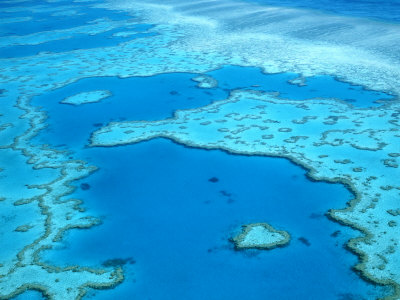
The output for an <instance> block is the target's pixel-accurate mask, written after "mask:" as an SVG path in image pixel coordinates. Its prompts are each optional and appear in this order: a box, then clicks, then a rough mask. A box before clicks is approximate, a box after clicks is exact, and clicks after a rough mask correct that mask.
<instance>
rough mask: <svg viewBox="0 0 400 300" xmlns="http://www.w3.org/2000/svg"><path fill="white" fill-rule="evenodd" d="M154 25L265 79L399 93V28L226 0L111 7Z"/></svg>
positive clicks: (186, 46)
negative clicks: (314, 80)
mask: <svg viewBox="0 0 400 300" xmlns="http://www.w3.org/2000/svg"><path fill="white" fill-rule="evenodd" d="M109 5H110V7H111V8H115V9H123V10H128V11H132V12H134V13H137V12H140V14H142V15H143V16H144V18H145V20H146V21H147V22H150V23H154V24H164V25H165V24H169V25H172V26H175V27H176V28H177V29H176V30H179V31H180V32H182V37H181V39H180V41H179V43H175V44H174V45H172V46H174V47H181V48H182V50H184V51H188V52H190V51H200V52H202V51H203V52H210V51H211V52H219V53H221V55H225V56H226V57H229V60H230V62H237V63H238V64H241V65H253V66H259V67H263V68H264V69H265V71H266V72H287V71H290V72H298V73H303V74H304V75H307V76H310V75H317V74H329V75H333V76H336V77H339V78H341V79H343V80H346V81H350V82H354V83H357V84H362V85H365V86H366V87H368V88H371V89H379V90H385V91H388V92H392V93H394V94H397V95H399V94H400V87H399V85H398V82H400V25H399V24H390V23H384V22H378V21H373V20H368V19H361V18H352V17H345V16H335V15H329V14H324V13H319V12H317V11H311V10H304V9H293V8H282V7H271V6H260V5H256V4H249V3H245V2H240V1H227V0H211V1H210V0H197V1H190V2H189V3H188V2H187V1H183V0H166V1H163V4H162V5H160V4H157V3H156V2H155V1H154V0H145V1H140V2H136V0H109Z"/></svg>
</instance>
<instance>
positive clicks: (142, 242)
mask: <svg viewBox="0 0 400 300" xmlns="http://www.w3.org/2000/svg"><path fill="white" fill-rule="evenodd" d="M81 156H83V157H82V158H84V159H86V160H88V161H90V162H91V163H93V164H95V165H97V166H99V167H100V168H101V169H100V170H99V171H98V172H96V173H95V174H93V175H92V176H91V177H89V178H87V179H85V180H82V181H81V182H78V183H77V186H78V187H79V186H80V185H81V184H82V183H87V184H89V186H90V189H87V187H85V188H84V189H82V188H80V189H78V190H77V192H76V193H75V194H74V195H72V196H73V197H78V198H80V199H85V207H87V208H88V209H89V211H90V212H91V213H93V214H94V215H100V216H103V221H104V224H102V225H101V226H99V227H96V228H92V229H90V230H85V231H83V230H82V231H71V232H70V233H68V234H67V238H66V239H65V242H64V243H62V245H60V249H59V250H57V251H49V252H45V255H43V256H42V257H43V258H44V259H45V260H46V261H48V262H51V263H52V264H57V265H64V264H66V265H68V264H81V265H93V266H95V265H98V264H100V263H101V262H103V261H106V260H107V259H110V258H128V257H132V258H133V259H134V260H135V261H136V263H135V264H133V265H131V264H128V265H127V266H126V269H127V278H126V281H125V282H124V283H123V284H122V285H121V286H119V287H117V288H116V289H115V290H112V291H102V292H101V293H98V294H96V298H99V299H109V298H110V297H112V298H115V297H117V298H118V297H122V298H123V297H124V295H125V297H127V296H126V295H130V296H131V297H135V298H138V299H142V298H149V299H150V298H151V299H204V298H205V297H206V296H207V297H206V298H208V299H227V298H232V299H243V298H245V299H259V298H260V297H261V298H267V299H268V298H269V297H271V298H272V299H284V298H282V294H285V296H284V297H287V299H291V298H293V297H302V298H307V299H312V298H310V295H311V297H314V299H338V298H339V299H340V297H341V296H340V295H342V294H343V295H344V294H353V295H354V297H355V299H362V298H365V299H371V297H372V298H375V296H372V295H374V294H375V293H376V292H377V291H379V290H380V289H379V288H375V287H374V286H372V285H369V284H367V283H366V282H364V281H362V280H361V279H360V278H359V277H358V276H357V275H356V274H355V273H354V272H353V271H351V269H350V268H351V266H352V265H354V264H355V263H356V261H357V258H356V257H355V256H354V255H352V254H350V253H349V252H348V251H346V250H345V249H344V248H343V243H345V241H347V240H348V239H349V238H350V237H354V236H356V235H357V232H354V231H352V230H350V229H349V228H347V227H342V226H340V225H338V224H336V223H334V222H331V221H329V220H328V219H327V218H326V217H325V216H324V213H325V212H326V211H327V210H328V209H329V208H332V207H338V208H339V207H343V206H344V205H345V202H346V201H347V200H349V199H350V198H351V195H350V193H349V192H348V191H347V190H346V189H345V188H344V187H342V186H340V185H331V184H327V183H315V182H311V181H309V180H307V179H306V178H305V176H304V171H303V170H302V169H301V168H299V167H297V166H295V165H293V164H291V163H290V162H288V161H286V160H283V159H276V158H267V157H246V156H235V155H229V154H227V153H224V152H221V151H207V150H198V149H189V148H185V147H183V146H180V145H177V144H174V143H173V142H170V141H168V140H162V139H159V140H155V141H151V142H146V143H142V144H138V145H131V146H126V147H113V148H93V149H88V150H85V151H83V152H82V153H81ZM212 177H217V178H218V179H219V181H218V182H215V183H213V182H210V181H209V179H210V178H212ZM83 187H84V185H83ZM228 194H229V195H228ZM263 221H266V222H269V223H270V224H273V225H274V226H275V227H276V228H278V229H284V230H287V231H289V232H290V234H291V235H292V241H291V242H290V244H289V246H288V247H285V248H281V249H275V250H272V251H255V250H253V251H251V250H250V251H243V252H236V251H235V250H234V249H233V245H232V244H231V243H230V242H229V241H228V239H229V238H230V237H231V236H233V235H234V234H236V233H237V232H238V230H240V226H241V225H242V224H246V223H252V222H263ZM337 231H340V233H339V234H338V233H336V234H338V236H337V237H332V236H331V235H332V234H333V235H335V234H334V233H335V232H337ZM299 238H300V239H301V238H304V239H305V240H306V241H305V240H302V241H301V240H299ZM307 242H308V243H309V244H307ZM316 283H318V284H316ZM165 295H168V296H165ZM375 295H376V294H375Z"/></svg>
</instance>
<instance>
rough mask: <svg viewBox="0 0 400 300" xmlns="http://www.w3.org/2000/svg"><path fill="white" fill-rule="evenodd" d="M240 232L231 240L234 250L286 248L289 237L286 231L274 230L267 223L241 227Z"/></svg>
mask: <svg viewBox="0 0 400 300" xmlns="http://www.w3.org/2000/svg"><path fill="white" fill-rule="evenodd" d="M242 227H243V229H242V232H241V233H240V234H239V235H237V236H235V237H234V238H232V242H233V243H235V247H236V249H239V250H240V249H265V250H268V249H273V248H275V247H282V246H286V245H287V244H288V243H289V242H290V235H289V233H287V232H286V231H283V230H276V229H275V228H273V227H272V226H271V225H269V224H267V223H254V224H248V225H243V226H242Z"/></svg>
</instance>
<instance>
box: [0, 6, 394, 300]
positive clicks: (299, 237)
mask: <svg viewBox="0 0 400 300" xmlns="http://www.w3.org/2000/svg"><path fill="white" fill-rule="evenodd" d="M124 1H125V2H129V0H124ZM233 1H234V0H233ZM233 1H232V2H233ZM144 2H150V1H144ZM179 2H182V1H166V2H163V1H161V0H158V1H155V0H153V1H152V2H151V3H152V4H153V5H165V3H168V4H170V5H176V3H179ZM190 2H191V1H190V0H187V1H186V5H189V4H193V5H196V6H197V7H198V8H201V6H202V5H209V4H206V3H204V4H203V2H218V0H216V1H193V3H190ZM194 2H195V3H194ZM242 2H243V1H242ZM103 4H107V5H103ZM67 5H68V6H73V7H71V11H70V12H69V13H64V14H62V13H59V14H55V13H54V12H55V11H57V12H65V9H64V8H62V9H61V10H59V9H58V7H61V6H62V7H65V6H67ZM112 5H113V2H112V1H109V2H108V1H107V0H104V1H103V0H101V1H39V0H34V1H21V2H19V1H18V2H17V1H16V2H13V1H9V2H4V3H0V9H1V13H0V16H1V18H2V19H3V18H4V19H5V18H11V17H12V18H27V17H29V18H30V19H27V20H26V21H19V22H12V23H3V24H0V36H1V37H5V38H6V37H8V36H24V35H32V34H35V33H38V32H51V31H59V30H68V29H71V28H74V27H78V26H85V25H87V24H91V23H90V22H93V21H94V20H98V19H104V20H114V21H120V22H124V21H125V20H128V19H129V18H131V16H130V15H129V11H124V10H121V9H111V8H112ZM182 5H183V4H182V3H179V9H180V10H181V11H183V10H182ZM246 5H257V6H265V7H274V8H276V9H278V10H279V9H298V10H306V11H313V12H318V14H320V17H321V18H322V17H323V16H325V15H327V16H330V17H332V16H334V17H338V18H339V17H340V18H342V17H344V18H354V20H356V21H353V22H357V20H361V21H362V22H365V20H370V21H371V22H377V23H388V24H393V23H395V24H397V23H399V22H400V1H398V0H391V1H373V0H362V1H345V0H339V1H337V0H335V1H333V0H323V1H316V0H305V1H294V0H283V1H276V0H268V1H266V0H260V1H255V0H254V1H249V2H248V3H246ZM35 7H37V8H36V9H32V8H35ZM41 7H42V8H41ZM110 7H111V8H110ZM221 13H222V12H221ZM247 17H249V16H247V15H246V18H247ZM243 18H244V17H243ZM237 20H240V17H239V16H236V17H235V22H237ZM138 21H139V23H140V19H139V20H138ZM152 21H153V23H148V21H146V22H145V21H143V22H142V23H140V24H137V25H135V26H134V27H132V26H131V25H129V26H127V27H128V28H124V26H122V28H121V27H118V28H112V29H110V30H107V31H103V32H101V33H98V34H89V35H88V34H85V33H84V32H82V33H79V32H76V31H73V30H71V33H70V34H71V36H69V37H68V38H63V39H57V38H51V39H50V38H49V39H48V40H46V35H45V36H44V39H45V41H42V42H37V43H36V42H32V43H30V44H29V43H24V42H21V43H20V44H11V45H5V46H3V47H2V48H0V57H1V59H10V60H12V59H20V58H25V57H32V56H35V55H40V54H41V53H46V52H53V53H60V54H62V53H64V52H65V53H68V52H69V51H75V50H79V49H96V48H98V49H100V50H99V51H101V49H102V48H103V47H111V46H113V45H116V44H119V43H124V42H126V41H131V40H133V39H141V38H146V37H150V38H151V36H152V35H154V33H151V32H150V33H149V32H148V29H151V28H153V27H154V26H156V25H157V23H155V22H154V19H152ZM244 21H246V20H244ZM361 21H360V22H361ZM132 28H133V29H134V31H135V34H132V35H128V36H124V35H122V36H121V35H115V33H117V32H120V31H124V30H126V31H128V30H132ZM161 34H162V33H161ZM47 37H48V35H47ZM194 38H195V37H194ZM143 51H146V49H144V50H143ZM233 51H235V50H234V49H233ZM154 56H157V53H154ZM106 59H107V58H106ZM201 74H203V75H204V74H205V75H208V76H210V77H212V78H214V79H215V80H216V81H217V82H218V85H217V86H214V87H211V88H207V89H205V88H201V87H199V86H198V84H197V82H196V81H194V80H193V78H195V77H196V76H198V75H201ZM299 76H301V74H300V73H294V72H291V71H290V72H277V73H267V72H265V71H264V70H263V69H262V68H260V67H258V66H240V65H234V64H226V65H223V66H221V67H218V68H216V69H212V70H208V71H207V72H206V73H196V72H194V73H191V72H189V73H188V72H173V73H169V72H160V73H158V74H154V75H152V76H108V75H105V76H94V77H86V78H81V79H79V80H74V81H71V82H69V83H67V84H63V85H62V86H61V87H58V88H56V89H54V90H51V91H48V92H46V93H43V94H39V95H35V96H34V97H33V98H32V101H31V105H32V106H33V107H35V108H37V109H40V110H41V111H43V112H44V113H45V114H46V116H47V119H46V120H45V123H46V125H47V127H46V128H45V129H43V130H41V131H40V132H39V133H38V134H37V136H35V137H34V138H33V139H32V141H31V143H32V144H35V145H42V144H46V145H49V147H51V148H54V149H57V150H65V151H68V153H70V155H71V157H74V158H76V159H80V160H84V161H87V162H88V163H89V164H90V165H93V166H96V167H97V168H98V169H97V171H95V172H94V173H93V174H91V175H90V176H88V177H86V178H82V179H80V180H77V181H74V182H73V183H72V184H73V186H75V187H76V189H75V191H74V192H73V193H72V194H69V195H66V196H65V197H66V199H72V198H76V199H81V200H82V201H83V207H84V208H85V210H86V211H87V212H88V213H89V214H90V215H93V216H96V217H98V218H100V219H101V224H100V225H97V226H94V227H92V228H89V229H72V230H69V231H67V232H66V233H65V235H64V238H63V239H62V241H61V242H59V243H58V245H57V246H56V247H54V248H53V249H49V250H44V251H42V252H41V254H40V259H41V260H42V261H43V262H45V263H47V264H51V265H55V266H60V267H64V266H70V265H79V266H87V267H93V268H102V267H106V266H107V265H109V264H110V263H114V264H115V265H119V266H122V268H123V270H124V275H125V279H124V281H123V282H122V283H121V284H119V285H117V286H116V287H114V288H112V289H101V290H96V289H89V292H88V293H87V294H86V295H85V296H84V298H83V299H141V300H142V299H149V300H150V299H152V300H161V299H165V300H169V299H171V300H175V299H194V300H197V299H215V300H217V299H246V300H247V299H248V300H251V299H326V300H329V299H332V300H356V299H357V300H358V299H377V298H380V297H383V296H385V295H387V294H389V293H390V292H391V290H390V288H388V287H384V286H379V285H376V284H374V283H373V282H370V281H367V280H365V279H364V278H362V276H360V274H358V273H357V272H356V271H355V270H354V269H353V267H354V265H356V264H357V263H358V262H359V257H358V256H356V255H355V254H354V253H352V252H351V251H349V250H348V248H347V247H346V244H347V242H348V241H349V240H350V239H351V238H355V237H358V236H361V233H360V232H359V231H357V230H354V229H352V228H350V227H347V226H343V225H341V224H339V223H336V222H334V221H333V220H330V219H329V218H328V217H327V216H326V213H327V212H328V211H329V209H340V208H344V207H346V205H347V203H348V202H349V201H350V200H351V199H352V198H353V197H354V195H353V194H352V193H351V192H350V191H349V190H348V189H347V188H346V187H345V186H343V185H340V184H332V183H327V182H316V181H314V180H311V179H310V178H309V177H308V176H307V170H305V169H303V168H302V167H301V166H299V165H297V164H294V163H293V162H291V161H289V160H287V159H283V158H276V157H266V156H248V155H235V154H230V153H227V152H224V151H222V150H206V149H199V148H192V147H188V146H184V145H180V144H178V143H176V142H173V141H171V140H169V139H165V138H157V139H154V140H150V141H144V142H141V143H138V144H132V145H125V146H115V147H90V146H89V144H90V137H91V134H92V133H93V131H95V130H96V129H99V128H101V127H102V126H105V125H107V124H109V123H110V122H117V121H129V120H143V121H153V120H160V119H166V118H171V117H173V115H174V112H175V111H177V110H183V109H194V108H198V107H202V106H204V105H207V104H210V103H213V102H215V101H219V100H223V99H226V98H227V97H229V94H230V93H231V92H232V91H233V90H237V89H252V90H259V91H264V92H274V93H279V95H280V97H283V98H287V99H293V100H305V99H311V98H334V99H340V100H342V101H344V102H346V103H349V104H350V105H352V106H354V107H357V108H360V107H361V108H368V107H376V106H379V105H382V103H385V102H387V101H391V100H392V99H393V95H391V94H390V93H385V92H383V91H379V90H372V89H370V88H365V87H363V86H361V85H359V84H356V83H349V82H346V81H344V80H341V79H340V78H339V77H340V76H339V77H336V76H332V75H329V74H325V75H324V74H321V75H316V76H311V77H308V78H307V81H306V84H305V85H298V84H293V83H291V80H293V79H296V78H298V77H299ZM54 80H55V81H57V80H58V79H57V78H54ZM60 81H62V82H65V80H64V78H62V79H60ZM104 89H106V90H108V91H110V92H111V94H112V95H111V96H110V97H108V98H106V99H103V100H101V101H99V102H95V103H86V104H81V105H69V104H64V103H61V101H62V100H63V99H65V98H67V97H70V96H73V95H76V94H79V93H82V92H87V91H93V90H104ZM257 222H265V223H268V224H271V225H272V226H274V227H275V228H277V229H281V230H285V231H287V232H289V233H290V235H291V240H290V243H289V244H288V245H286V246H285V247H281V248H275V249H272V250H268V251H266V250H255V249H248V250H241V251H237V250H236V249H235V247H234V244H233V243H232V242H231V238H232V237H234V236H235V235H237V234H238V233H239V232H240V231H241V226H242V225H244V224H250V223H257ZM13 299H16V300H28V299H45V296H44V295H42V294H41V293H40V292H38V291H35V290H31V291H27V292H25V293H23V294H20V295H18V296H16V297H15V298H13Z"/></svg>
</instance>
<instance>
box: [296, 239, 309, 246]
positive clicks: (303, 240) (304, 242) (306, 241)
mask: <svg viewBox="0 0 400 300" xmlns="http://www.w3.org/2000/svg"><path fill="white" fill-rule="evenodd" d="M298 240H299V241H300V242H302V243H303V244H304V245H306V246H307V247H309V246H311V243H310V241H309V240H307V239H306V238H305V237H299V238H298Z"/></svg>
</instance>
